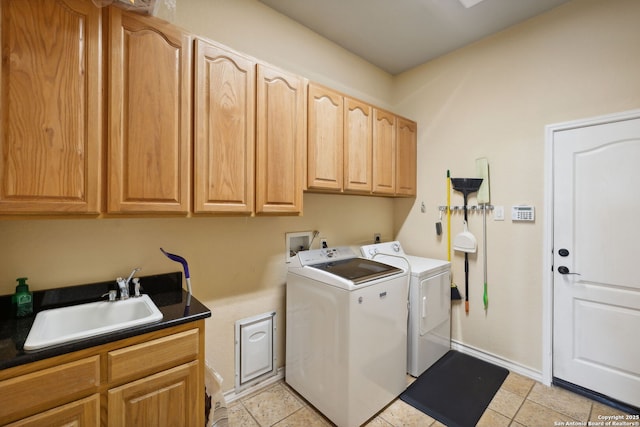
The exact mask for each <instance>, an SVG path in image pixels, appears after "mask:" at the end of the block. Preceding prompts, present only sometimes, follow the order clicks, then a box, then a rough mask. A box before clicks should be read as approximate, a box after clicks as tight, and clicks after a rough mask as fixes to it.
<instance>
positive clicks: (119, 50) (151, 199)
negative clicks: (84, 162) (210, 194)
mask: <svg viewBox="0 0 640 427" xmlns="http://www.w3.org/2000/svg"><path fill="white" fill-rule="evenodd" d="M109 42H110V46H109V53H110V55H109V112H108V143H109V157H108V191H109V194H108V204H107V208H108V211H109V212H158V213H187V212H188V211H189V207H190V206H189V203H190V194H189V193H190V181H191V171H190V155H191V120H192V116H191V100H192V98H191V92H192V88H191V71H192V65H191V61H192V59H193V58H192V46H191V37H190V36H189V35H188V34H186V33H184V32H183V31H181V30H180V29H179V28H177V27H175V26H172V25H170V24H167V23H165V22H164V21H161V20H157V19H153V18H149V17H141V16H139V15H136V14H135V13H127V12H123V11H122V10H121V9H118V8H115V7H110V8H109Z"/></svg>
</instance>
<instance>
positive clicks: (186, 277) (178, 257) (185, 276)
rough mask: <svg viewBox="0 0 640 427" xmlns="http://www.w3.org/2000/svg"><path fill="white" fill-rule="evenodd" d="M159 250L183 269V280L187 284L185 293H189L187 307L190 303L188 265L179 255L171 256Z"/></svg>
mask: <svg viewBox="0 0 640 427" xmlns="http://www.w3.org/2000/svg"><path fill="white" fill-rule="evenodd" d="M160 250H161V251H162V253H163V254H165V255H166V256H167V258H169V259H170V260H172V261H175V262H179V263H180V264H182V268H183V269H184V278H185V281H186V282H187V292H188V293H189V295H188V300H187V306H188V305H189V302H190V301H191V278H190V276H189V264H187V260H186V259H184V258H182V257H181V256H180V255H175V254H171V253H169V252H167V251H165V250H164V249H162V248H160Z"/></svg>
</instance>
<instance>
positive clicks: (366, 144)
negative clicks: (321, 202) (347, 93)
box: [344, 98, 373, 193]
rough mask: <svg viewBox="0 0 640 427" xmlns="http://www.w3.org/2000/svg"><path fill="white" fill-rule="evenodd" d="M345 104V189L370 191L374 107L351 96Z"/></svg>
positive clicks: (346, 99)
mask: <svg viewBox="0 0 640 427" xmlns="http://www.w3.org/2000/svg"><path fill="white" fill-rule="evenodd" d="M344 104H345V107H344V116H345V119H344V156H345V161H344V165H345V166H344V167H345V169H344V175H345V177H344V189H345V191H357V192H363V193H370V192H371V169H372V168H371V156H372V148H371V147H372V132H373V130H372V108H371V106H370V105H368V104H365V103H364V102H360V101H356V100H354V99H349V98H345V101H344Z"/></svg>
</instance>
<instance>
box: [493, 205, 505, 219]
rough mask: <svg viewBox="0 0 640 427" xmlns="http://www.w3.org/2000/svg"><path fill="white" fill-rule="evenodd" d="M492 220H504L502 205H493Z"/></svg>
mask: <svg viewBox="0 0 640 427" xmlns="http://www.w3.org/2000/svg"><path fill="white" fill-rule="evenodd" d="M493 220H494V221H504V206H494V207H493Z"/></svg>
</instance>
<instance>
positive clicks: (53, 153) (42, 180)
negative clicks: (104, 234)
mask: <svg viewBox="0 0 640 427" xmlns="http://www.w3.org/2000/svg"><path fill="white" fill-rule="evenodd" d="M100 17H101V12H100V9H98V8H96V7H95V6H94V5H93V4H92V3H91V2H87V1H84V0H2V2H1V3H0V19H1V22H0V27H1V28H2V34H1V35H0V37H1V38H2V39H1V42H2V64H1V67H2V69H1V73H0V79H1V80H0V94H1V95H0V97H1V98H0V103H1V104H0V110H1V111H2V114H0V126H1V127H0V129H2V131H1V134H0V152H1V153H2V158H1V160H0V212H1V213H63V212H68V213H98V212H99V209H100V175H101V169H100V162H101V156H100V152H101V151H100V150H101V145H100V144H101V139H102V86H101V85H102V71H101V70H102V61H101V54H102V42H101V18H100Z"/></svg>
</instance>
